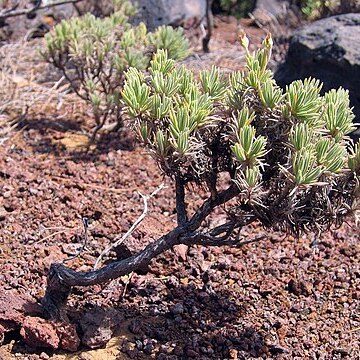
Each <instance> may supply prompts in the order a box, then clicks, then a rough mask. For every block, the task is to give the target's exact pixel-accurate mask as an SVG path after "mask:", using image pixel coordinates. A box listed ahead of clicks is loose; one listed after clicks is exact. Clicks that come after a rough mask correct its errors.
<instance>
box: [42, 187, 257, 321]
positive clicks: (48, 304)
mask: <svg viewBox="0 0 360 360" xmlns="http://www.w3.org/2000/svg"><path fill="white" fill-rule="evenodd" d="M237 193H238V191H236V187H235V188H234V187H233V185H231V186H230V187H229V188H228V189H227V190H224V191H223V192H220V193H219V194H218V196H217V198H215V199H211V198H209V199H207V200H206V201H205V202H204V203H203V205H202V206H201V207H200V208H199V210H198V211H197V212H196V213H195V214H194V215H193V217H192V218H191V219H190V220H189V221H186V222H185V223H184V224H181V225H178V226H177V227H176V228H175V229H174V230H172V231H170V232H169V233H168V234H166V235H164V236H162V237H160V238H159V239H158V240H156V241H154V242H152V243H150V244H149V245H147V246H146V247H145V248H144V249H143V250H142V251H140V252H139V253H137V254H135V255H133V256H131V257H129V258H127V259H123V260H119V261H115V262H113V263H111V264H109V265H106V266H104V267H102V268H100V269H98V270H93V271H88V272H77V271H74V270H72V269H70V268H68V267H66V266H65V265H63V264H53V265H52V266H51V268H50V272H49V276H48V284H47V289H46V293H45V297H44V298H43V299H42V304H43V306H44V308H45V310H46V311H47V312H48V313H49V315H50V317H52V318H62V319H63V318H64V317H65V315H64V310H63V308H64V306H65V305H66V302H67V299H68V296H69V295H70V292H71V288H72V287H73V286H89V285H95V284H102V283H104V282H106V281H109V280H112V279H115V278H118V277H120V276H123V275H125V274H128V273H130V272H132V271H135V270H138V269H140V268H144V267H145V266H147V265H148V264H149V263H150V261H151V260H152V259H153V258H154V257H156V256H158V255H159V254H161V253H163V252H164V251H166V250H168V249H170V248H172V247H173V246H174V245H177V244H187V245H196V244H202V245H210V246H222V245H226V244H228V245H233V244H236V243H238V242H239V240H238V239H236V240H230V237H231V234H232V232H233V230H234V229H235V228H241V227H242V226H244V225H246V224H248V223H250V222H252V221H254V220H255V219H256V217H255V216H252V217H248V218H247V220H246V221H245V222H239V223H232V222H229V223H226V224H224V225H220V226H218V227H216V228H214V229H212V230H211V231H210V232H207V233H205V232H202V231H200V230H199V228H200V226H201V224H202V221H203V220H204V219H205V218H206V217H207V216H208V215H209V214H210V213H211V212H212V211H213V210H214V209H215V208H216V207H217V206H219V205H222V204H224V203H225V202H227V201H228V200H230V199H231V198H233V197H234V196H236V194H237ZM216 235H219V236H218V237H217V238H216V237H215V236H216ZM220 235H221V236H220Z"/></svg>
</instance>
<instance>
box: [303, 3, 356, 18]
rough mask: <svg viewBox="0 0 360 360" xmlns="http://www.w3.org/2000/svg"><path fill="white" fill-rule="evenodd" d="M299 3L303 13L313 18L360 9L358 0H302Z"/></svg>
mask: <svg viewBox="0 0 360 360" xmlns="http://www.w3.org/2000/svg"><path fill="white" fill-rule="evenodd" d="M297 4H298V5H299V7H300V9H301V11H302V12H303V14H304V15H305V16H306V17H307V18H308V19H312V20H313V19H318V18H323V17H327V16H332V15H336V14H343V13H348V12H355V11H358V10H359V2H358V1H357V0H300V1H297Z"/></svg>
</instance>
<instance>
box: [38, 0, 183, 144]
mask: <svg viewBox="0 0 360 360" xmlns="http://www.w3.org/2000/svg"><path fill="white" fill-rule="evenodd" d="M114 9H115V12H114V13H113V14H112V15H110V16H109V17H105V18H102V19H100V18H96V17H95V16H93V15H91V14H86V15H85V16H83V17H81V18H72V19H70V20H64V21H62V22H61V23H60V24H58V25H57V26H55V28H54V30H53V31H52V32H51V33H49V34H47V35H46V48H47V49H46V51H45V53H44V56H45V58H46V60H47V61H48V62H50V63H51V64H53V65H54V66H55V67H57V68H58V69H60V70H61V72H62V73H63V75H64V76H65V78H66V80H67V81H68V82H69V83H70V85H71V87H72V89H73V90H74V91H75V92H76V94H77V95H78V96H79V97H80V98H81V99H83V100H84V101H86V102H87V103H88V104H89V106H90V107H91V109H92V112H93V114H94V118H95V128H94V131H93V135H92V140H94V139H95V136H96V133H97V132H98V131H99V130H100V129H101V128H102V127H103V126H104V125H105V123H113V124H114V127H113V129H120V128H121V127H122V126H123V108H122V100H121V90H122V86H123V83H124V71H125V70H127V69H128V68H129V67H134V68H136V69H146V67H147V66H148V65H149V61H150V58H151V54H152V53H153V51H156V50H157V49H161V48H164V49H168V51H169V54H170V57H171V58H173V59H181V58H184V57H186V55H187V54H188V42H187V40H186V39H185V38H184V35H183V32H182V30H181V29H173V28H171V27H165V26H164V27H160V28H159V29H158V30H157V31H155V32H154V33H147V30H146V26H145V25H144V24H140V25H138V26H131V25H130V23H129V22H128V21H129V18H130V17H131V16H132V15H134V14H135V12H136V9H135V8H134V6H133V5H131V3H130V2H129V1H126V0H116V1H114Z"/></svg>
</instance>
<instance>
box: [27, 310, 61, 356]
mask: <svg viewBox="0 0 360 360" xmlns="http://www.w3.org/2000/svg"><path fill="white" fill-rule="evenodd" d="M20 335H21V336H22V337H23V339H24V341H25V342H26V343H27V344H28V345H30V346H32V347H35V348H36V347H44V348H52V349H58V348H59V344H60V339H59V336H58V334H57V332H56V329H55V327H54V325H53V324H52V323H49V322H48V321H46V320H44V319H42V318H39V317H27V318H26V319H25V320H24V322H23V325H22V328H21V330H20Z"/></svg>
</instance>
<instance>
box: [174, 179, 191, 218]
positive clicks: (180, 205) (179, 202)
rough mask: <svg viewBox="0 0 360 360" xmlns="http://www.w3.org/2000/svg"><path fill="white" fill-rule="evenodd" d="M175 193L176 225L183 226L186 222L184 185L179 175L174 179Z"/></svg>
mask: <svg viewBox="0 0 360 360" xmlns="http://www.w3.org/2000/svg"><path fill="white" fill-rule="evenodd" d="M175 192H176V214H177V222H178V225H184V224H185V223H186V222H187V220H188V218H187V213H186V203H185V184H184V180H183V179H182V178H181V176H180V175H179V174H178V175H177V176H176V178H175Z"/></svg>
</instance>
